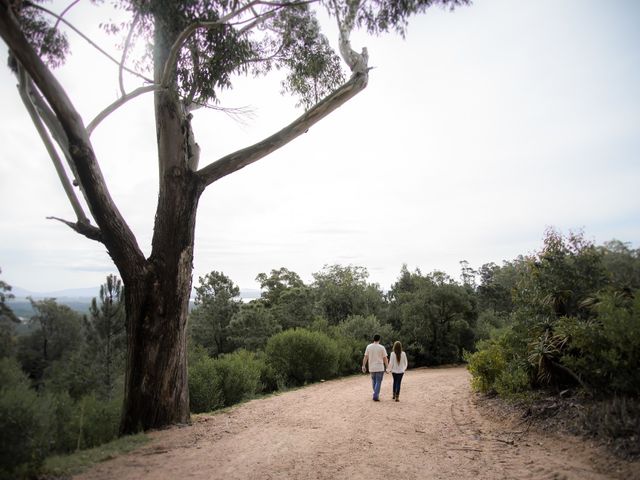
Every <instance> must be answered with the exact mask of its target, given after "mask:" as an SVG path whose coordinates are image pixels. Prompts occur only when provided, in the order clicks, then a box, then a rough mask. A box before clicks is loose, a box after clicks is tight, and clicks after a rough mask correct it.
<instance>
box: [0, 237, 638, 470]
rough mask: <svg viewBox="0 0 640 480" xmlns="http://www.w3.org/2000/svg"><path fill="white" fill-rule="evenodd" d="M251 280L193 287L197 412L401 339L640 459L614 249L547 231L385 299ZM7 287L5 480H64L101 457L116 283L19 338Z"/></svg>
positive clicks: (116, 359)
mask: <svg viewBox="0 0 640 480" xmlns="http://www.w3.org/2000/svg"><path fill="white" fill-rule="evenodd" d="M257 281H258V282H259V283H260V285H261V288H262V294H261V297H260V298H258V299H255V300H252V301H249V302H243V301H242V300H241V298H240V296H239V295H240V290H239V287H238V286H237V285H235V284H234V282H233V281H232V280H231V279H230V278H228V277H227V276H226V275H224V274H223V273H222V272H217V271H212V272H210V273H209V274H207V275H205V276H204V277H201V278H199V280H198V283H197V285H196V288H195V293H196V295H195V306H194V308H193V309H192V311H191V313H190V318H189V348H188V352H189V359H188V364H189V392H190V407H191V411H192V413H203V412H211V411H215V410H218V409H222V408H226V407H229V406H231V405H234V404H237V403H239V402H242V401H245V400H247V399H250V398H254V397H256V396H258V395H262V394H268V393H272V392H278V391H283V390H286V389H288V388H294V387H298V386H301V385H305V384H307V383H311V382H317V381H321V380H326V379H331V378H335V377H339V376H344V375H351V374H355V373H357V372H359V367H360V363H361V359H362V355H363V352H364V349H365V346H366V345H367V343H369V342H370V339H371V336H372V335H373V333H379V334H380V335H382V339H383V343H384V344H385V345H386V346H387V348H388V349H389V348H390V346H391V344H392V342H393V341H394V340H401V341H402V343H403V345H404V347H405V350H406V351H407V355H408V358H409V362H410V367H418V366H435V365H442V364H451V363H461V362H464V361H466V362H468V368H469V370H470V372H471V374H472V385H473V387H474V388H475V389H476V390H478V391H480V392H483V393H485V394H489V395H496V394H497V395H499V396H500V397H503V398H505V399H507V400H508V401H518V402H521V403H523V404H527V405H529V406H531V405H532V404H534V403H535V402H536V401H537V400H536V399H540V398H543V397H544V398H548V397H549V395H551V396H554V398H557V399H567V398H570V399H571V402H573V404H575V403H576V402H579V403H580V404H581V405H582V407H581V408H582V409H581V412H582V414H581V416H580V419H579V422H580V423H581V425H582V427H583V430H584V431H587V432H589V433H590V434H592V435H594V436H597V437H599V438H602V439H605V440H606V439H613V438H615V439H616V446H617V447H619V450H620V451H621V452H624V453H625V454H627V455H633V452H634V451H637V446H638V437H637V432H638V431H640V428H639V427H640V425H639V420H638V419H639V415H638V413H639V403H638V389H639V387H638V385H640V376H639V375H640V373H639V372H640V368H639V367H640V365H639V361H640V298H638V295H637V292H638V288H639V287H640V254H639V252H638V251H637V250H632V249H630V248H629V247H628V245H626V244H624V243H622V242H619V241H612V242H608V243H606V244H604V245H601V246H596V245H593V244H592V243H590V242H588V241H587V240H585V238H584V236H583V235H581V234H577V235H575V234H570V235H569V236H568V237H563V236H562V235H560V234H559V233H557V232H555V231H553V230H549V231H548V232H547V233H546V235H545V239H544V242H543V246H542V248H541V250H540V251H539V252H536V253H534V254H531V255H528V256H521V257H518V258H516V259H514V260H511V261H505V262H503V264H502V265H500V266H499V265H496V264H493V263H489V264H485V265H482V266H481V267H480V268H478V269H477V270H475V269H473V268H471V267H470V266H469V264H468V263H467V262H464V261H463V262H461V276H460V279H458V280H456V279H453V278H451V277H449V276H448V275H446V274H445V273H443V272H438V271H433V272H431V273H427V274H425V273H422V272H421V271H420V270H418V269H416V270H413V271H410V270H409V268H408V267H407V266H402V267H401V269H400V272H399V275H398V278H397V281H396V282H395V283H394V284H393V285H391V287H390V288H389V290H388V291H386V292H385V291H383V289H382V288H381V287H380V286H379V285H378V284H375V283H371V282H370V281H369V276H368V272H367V270H366V268H364V267H360V266H352V265H349V266H342V265H331V266H325V267H324V268H323V269H322V270H321V271H319V272H316V273H314V274H313V281H312V282H311V283H309V284H307V283H305V282H303V280H302V279H301V278H300V276H299V275H298V274H296V273H295V272H293V271H290V270H288V269H286V268H279V269H274V270H271V272H269V273H260V274H258V275H257ZM1 287H2V288H1V289H0V290H1V292H2V302H1V308H2V310H1V312H2V313H1V315H0V431H1V432H2V435H1V437H0V478H16V477H18V478H19V477H21V476H25V477H26V476H28V475H31V474H33V473H34V472H39V471H46V472H49V473H51V472H54V473H55V472H57V474H60V472H67V473H70V472H74V471H77V470H78V469H81V468H83V467H82V466H83V465H84V462H87V461H89V462H90V461H97V460H99V459H101V458H106V457H108V456H109V455H110V453H108V452H110V450H109V449H110V448H112V447H110V445H112V444H111V443H109V442H111V441H113V440H114V439H116V438H117V437H118V433H119V424H120V416H121V409H122V399H123V385H124V372H125V368H124V362H125V353H126V342H125V325H124V313H123V305H122V303H123V287H122V284H121V282H120V280H119V279H118V278H116V277H113V276H110V277H108V278H107V279H106V281H105V283H104V285H103V286H102V287H101V289H100V295H99V297H98V298H96V299H94V301H93V302H92V304H91V307H90V312H89V314H88V315H81V314H79V313H77V312H76V311H73V310H72V309H70V308H69V307H67V306H65V305H61V304H59V303H58V302H57V301H56V300H55V299H45V300H39V301H32V306H33V310H34V312H35V315H33V316H32V317H31V318H30V319H28V320H27V322H28V324H29V328H28V329H17V328H16V327H18V326H19V323H20V320H19V319H18V318H17V317H16V316H15V315H14V314H13V313H12V312H11V309H10V308H9V306H10V303H9V302H8V300H9V297H10V286H9V285H8V284H6V283H4V282H3V283H2V284H1ZM18 332H20V333H18ZM587 400H588V401H587ZM125 438H128V437H125ZM143 439H144V436H142V437H134V438H132V440H131V442H129V441H128V440H124V439H123V440H119V442H124V446H123V447H120V446H118V445H119V443H116V444H115V445H116V446H115V447H114V448H116V449H119V448H123V449H125V450H126V449H128V448H134V447H135V445H137V444H138V442H140V441H144V440H143ZM101 445H103V447H100V446H101ZM104 449H106V450H104ZM634 449H636V450H634ZM105 452H106V453H105ZM69 454H72V456H70V457H68V455H69ZM92 459H93V460H92ZM43 469H44V470H43Z"/></svg>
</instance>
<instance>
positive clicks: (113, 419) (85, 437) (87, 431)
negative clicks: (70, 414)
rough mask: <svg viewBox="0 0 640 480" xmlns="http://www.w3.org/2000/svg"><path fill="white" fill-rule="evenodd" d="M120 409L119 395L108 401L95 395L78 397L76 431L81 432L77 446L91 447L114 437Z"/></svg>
mask: <svg viewBox="0 0 640 480" xmlns="http://www.w3.org/2000/svg"><path fill="white" fill-rule="evenodd" d="M121 410H122V397H121V396H117V397H116V398H114V399H112V400H110V401H102V400H100V399H98V398H96V396H95V395H87V396H85V397H83V398H82V399H80V401H79V402H78V404H77V406H76V412H77V417H76V418H77V423H78V427H79V428H78V431H79V432H81V437H80V441H79V442H78V445H79V447H80V448H81V449H84V448H92V447H96V446H98V445H101V444H103V443H107V442H110V441H111V440H114V439H116V438H117V437H118V430H119V428H120V414H121Z"/></svg>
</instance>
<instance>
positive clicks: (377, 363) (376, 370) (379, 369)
mask: <svg viewBox="0 0 640 480" xmlns="http://www.w3.org/2000/svg"><path fill="white" fill-rule="evenodd" d="M367 366H368V367H369V373H371V384H372V386H373V401H374V402H379V401H380V387H381V385H382V379H383V378H384V372H385V370H386V372H387V373H389V372H391V374H392V375H393V399H394V400H395V401H396V402H398V401H400V384H401V383H402V376H403V375H404V371H405V370H406V369H407V354H406V353H404V352H403V351H402V344H401V343H400V342H395V343H394V344H393V352H391V358H387V349H386V348H384V346H383V345H380V335H377V334H376V335H374V336H373V343H370V344H369V345H367V349H366V350H365V351H364V358H363V359H362V373H366V372H367Z"/></svg>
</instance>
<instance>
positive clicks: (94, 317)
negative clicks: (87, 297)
mask: <svg viewBox="0 0 640 480" xmlns="http://www.w3.org/2000/svg"><path fill="white" fill-rule="evenodd" d="M89 313H90V317H89V318H88V319H87V321H86V330H87V349H88V353H89V354H90V355H91V357H92V362H91V363H92V365H93V366H94V368H95V374H96V377H97V386H98V390H99V393H100V394H101V395H102V396H103V397H105V398H107V399H109V400H111V398H113V394H114V390H115V385H116V379H117V377H118V376H119V375H120V374H121V372H122V371H123V370H124V369H123V366H124V358H125V352H126V333H125V332H126V328H125V315H124V290H123V288H122V282H121V281H120V279H119V278H118V277H116V276H115V275H109V276H107V279H106V281H105V283H104V284H102V285H101V286H100V303H99V304H98V301H97V299H96V298H94V299H93V300H92V301H91V306H90V307H89Z"/></svg>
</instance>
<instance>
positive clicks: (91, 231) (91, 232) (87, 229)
mask: <svg viewBox="0 0 640 480" xmlns="http://www.w3.org/2000/svg"><path fill="white" fill-rule="evenodd" d="M47 220H57V221H59V222H62V223H64V224H65V225H66V226H68V227H69V228H71V229H72V230H73V231H75V232H77V233H79V234H80V235H84V236H85V237H87V238H89V239H91V240H95V241H96V242H100V243H104V239H103V238H102V232H101V231H100V229H99V228H97V227H94V226H93V225H89V224H87V223H82V222H76V223H73V222H70V221H68V220H63V219H62V218H58V217H47Z"/></svg>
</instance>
